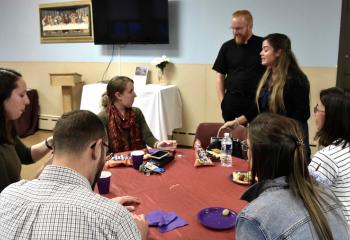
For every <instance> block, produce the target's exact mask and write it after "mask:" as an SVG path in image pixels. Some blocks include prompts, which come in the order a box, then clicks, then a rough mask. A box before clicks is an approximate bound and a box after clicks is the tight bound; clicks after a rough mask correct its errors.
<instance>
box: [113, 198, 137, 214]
mask: <svg viewBox="0 0 350 240" xmlns="http://www.w3.org/2000/svg"><path fill="white" fill-rule="evenodd" d="M111 200H112V201H114V202H117V203H120V204H121V205H123V206H124V207H126V209H128V211H129V212H133V211H135V209H136V206H138V205H139V204H140V201H139V200H138V199H137V198H136V197H132V196H121V197H115V198H112V199H111Z"/></svg>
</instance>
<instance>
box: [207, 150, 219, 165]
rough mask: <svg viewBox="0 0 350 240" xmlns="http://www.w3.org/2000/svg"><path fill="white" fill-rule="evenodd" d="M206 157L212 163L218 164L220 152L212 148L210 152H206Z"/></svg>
mask: <svg viewBox="0 0 350 240" xmlns="http://www.w3.org/2000/svg"><path fill="white" fill-rule="evenodd" d="M206 152H207V155H208V157H209V158H210V159H211V160H212V161H214V162H219V161H220V155H221V150H220V149H217V148H213V149H210V150H206Z"/></svg>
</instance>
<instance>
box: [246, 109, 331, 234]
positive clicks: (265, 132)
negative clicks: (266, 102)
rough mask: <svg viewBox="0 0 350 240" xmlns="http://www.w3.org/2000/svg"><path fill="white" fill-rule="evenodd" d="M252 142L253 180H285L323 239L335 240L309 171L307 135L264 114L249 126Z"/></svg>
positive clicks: (288, 121)
mask: <svg viewBox="0 0 350 240" xmlns="http://www.w3.org/2000/svg"><path fill="white" fill-rule="evenodd" d="M248 139H249V141H250V150H251V154H252V178H253V179H255V177H257V178H258V179H259V182H262V183H263V182H264V181H265V180H271V179H275V178H278V177H282V176H285V177H286V178H287V181H288V183H289V187H290V189H291V191H292V192H293V193H294V195H295V196H296V197H298V198H300V199H301V200H302V201H303V203H304V206H305V208H306V210H307V211H308V213H309V215H310V218H311V221H312V223H313V225H314V227H315V230H316V232H317V235H318V237H319V239H333V237H332V232H331V230H330V227H329V225H328V223H327V220H326V217H325V215H324V214H323V212H322V206H321V202H322V201H323V200H322V198H321V196H320V194H319V192H320V191H321V190H320V189H319V188H318V187H316V186H314V185H313V183H312V181H311V178H310V176H309V172H308V168H307V155H306V152H305V147H304V144H303V139H304V137H303V131H302V130H301V129H300V127H299V124H298V123H297V122H296V121H295V120H293V119H290V118H287V117H284V116H281V115H278V114H273V113H262V114H260V115H258V117H257V118H256V119H255V120H254V121H253V122H252V123H251V124H250V125H249V127H248Z"/></svg>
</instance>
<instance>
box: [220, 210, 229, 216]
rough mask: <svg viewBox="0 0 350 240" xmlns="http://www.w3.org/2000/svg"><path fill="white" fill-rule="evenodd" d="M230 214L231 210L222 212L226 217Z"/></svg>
mask: <svg viewBox="0 0 350 240" xmlns="http://www.w3.org/2000/svg"><path fill="white" fill-rule="evenodd" d="M229 214H230V210H228V209H227V208H225V209H224V210H223V211H222V215H224V216H228V215H229Z"/></svg>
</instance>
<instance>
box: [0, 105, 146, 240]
mask: <svg viewBox="0 0 350 240" xmlns="http://www.w3.org/2000/svg"><path fill="white" fill-rule="evenodd" d="M53 139H54V140H53V151H54V154H53V162H52V165H49V166H47V167H45V169H44V170H43V172H42V174H41V175H40V176H39V178H38V179H35V180H32V181H28V180H21V181H19V182H17V183H14V184H11V185H9V186H8V187H7V188H5V189H4V190H3V191H2V192H1V194H0V239H16V240H18V239H146V238H147V233H148V226H147V223H146V221H145V218H144V216H143V215H132V214H130V213H129V211H128V210H127V208H125V207H124V206H122V204H125V203H126V202H131V203H134V202H137V200H136V199H135V198H133V197H128V196H124V197H119V198H116V199H112V200H109V199H107V198H105V197H101V196H100V195H98V194H96V193H94V192H93V191H92V189H93V188H94V185H95V183H96V181H97V179H98V178H99V176H100V173H101V171H102V169H103V166H104V163H105V155H106V152H107V147H106V146H108V143H107V142H106V141H107V139H108V138H107V134H106V131H105V129H104V126H103V124H102V122H101V121H100V120H99V118H98V117H97V116H96V115H95V114H93V113H91V112H89V111H74V112H70V113H67V114H64V115H63V116H62V117H61V119H60V120H59V121H58V122H57V124H56V127H55V130H54V133H53Z"/></svg>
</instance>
